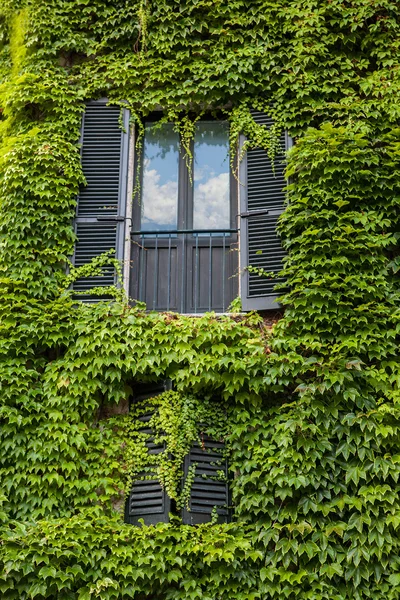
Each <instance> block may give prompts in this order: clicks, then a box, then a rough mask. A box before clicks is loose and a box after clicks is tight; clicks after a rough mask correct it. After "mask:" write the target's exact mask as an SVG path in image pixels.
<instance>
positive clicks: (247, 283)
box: [240, 111, 291, 311]
mask: <svg viewBox="0 0 400 600" xmlns="http://www.w3.org/2000/svg"><path fill="white" fill-rule="evenodd" d="M252 115H253V118H254V120H255V121H256V122H257V123H259V124H260V125H265V126H267V127H271V126H272V124H273V121H272V119H271V117H269V116H268V115H266V114H265V113H262V112H258V111H252ZM280 145H281V148H282V153H281V154H279V155H278V156H277V157H276V158H275V162H274V170H273V166H272V163H271V160H270V159H269V158H268V155H267V153H266V151H265V150H263V149H261V148H254V149H251V150H249V151H248V152H247V154H246V157H245V159H244V160H243V162H242V165H241V170H240V181H241V183H242V184H244V185H242V186H241V219H240V263H241V265H240V268H241V273H242V280H241V297H242V307H243V310H245V311H247V310H268V309H274V308H278V306H279V305H278V303H277V302H276V299H277V297H278V296H279V295H280V294H279V293H277V292H275V291H274V287H275V285H276V284H277V283H280V282H282V279H268V278H266V277H262V276H260V275H258V274H256V273H251V272H249V271H248V270H247V269H246V267H247V266H253V267H257V268H263V269H264V270H265V271H267V272H271V271H272V272H274V273H278V272H279V271H280V270H281V268H282V259H283V257H284V255H285V252H284V250H283V248H282V245H281V241H280V238H279V237H278V235H277V222H278V218H279V215H280V214H281V213H282V212H283V210H284V200H285V192H284V191H283V188H284V187H285V186H286V184H287V182H286V180H285V177H284V170H285V165H284V164H283V163H284V160H285V154H284V152H285V151H286V150H287V149H288V148H289V147H290V146H291V138H290V137H289V136H288V135H287V133H286V132H283V133H282V135H281V139H280ZM280 293H282V292H280Z"/></svg>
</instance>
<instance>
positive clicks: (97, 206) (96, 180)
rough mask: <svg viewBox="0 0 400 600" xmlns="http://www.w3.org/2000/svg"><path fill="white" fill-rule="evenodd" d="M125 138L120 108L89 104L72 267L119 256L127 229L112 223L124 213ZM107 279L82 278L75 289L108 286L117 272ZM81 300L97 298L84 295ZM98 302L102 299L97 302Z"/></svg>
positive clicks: (109, 271) (110, 271)
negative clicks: (105, 255)
mask: <svg viewBox="0 0 400 600" xmlns="http://www.w3.org/2000/svg"><path fill="white" fill-rule="evenodd" d="M127 142H128V140H127V134H126V133H124V132H123V131H122V129H121V127H120V109H119V108H118V107H115V106H107V103H106V101H94V102H89V103H88V104H87V105H86V110H85V115H84V119H83V125H82V149H81V163H82V169H83V173H84V175H85V179H86V185H85V186H84V187H82V189H81V190H80V191H79V195H78V202H77V214H76V234H77V238H78V240H77V242H76V246H75V255H74V264H75V265H76V266H82V265H84V264H87V263H88V262H90V260H91V259H92V258H95V257H96V256H99V255H100V254H102V253H103V252H107V251H108V250H110V249H111V248H114V249H115V250H116V257H117V258H122V256H121V252H122V251H121V248H122V246H121V244H120V242H119V240H120V239H122V238H123V233H122V231H123V224H122V223H118V224H117V223H116V222H115V221H113V220H111V219H112V217H115V216H117V215H119V214H124V211H125V206H124V203H125V196H124V194H125V184H126V175H127V173H126V172H125V173H124V172H123V171H124V170H126V163H125V162H124V160H123V159H124V153H125V154H126V151H127ZM108 216H109V217H110V218H111V219H110V221H107V220H106V221H104V220H102V221H101V222H98V223H96V221H94V222H93V223H90V224H89V223H84V222H83V219H87V218H89V217H90V218H93V220H94V219H96V218H97V217H102V219H104V217H108ZM102 273H103V275H104V276H103V277H100V276H99V277H84V278H81V279H79V280H78V281H76V282H75V283H74V285H73V287H74V289H75V290H77V291H80V292H84V291H87V290H89V289H90V288H92V287H108V286H111V285H114V284H115V273H114V269H113V268H110V267H103V268H102ZM80 299H82V300H90V301H94V300H96V298H93V297H90V296H82V297H81V296H80ZM97 299H98V298H97Z"/></svg>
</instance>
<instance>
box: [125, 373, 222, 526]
mask: <svg viewBox="0 0 400 600" xmlns="http://www.w3.org/2000/svg"><path fill="white" fill-rule="evenodd" d="M170 389H171V382H169V381H164V382H161V383H158V384H142V385H140V386H138V387H137V388H136V393H135V397H134V399H133V401H134V402H135V403H138V404H139V405H141V406H142V407H143V410H142V412H141V416H140V417H139V420H140V421H141V422H142V423H143V428H141V429H140V431H141V433H144V434H146V435H147V439H146V442H145V444H146V447H147V451H148V453H149V454H150V455H152V454H153V455H154V454H159V453H160V452H162V451H163V450H164V449H165V446H164V445H162V444H160V443H155V438H154V432H153V431H152V430H151V428H150V426H149V424H150V423H149V422H150V419H151V416H152V412H151V409H149V410H147V407H146V400H147V399H149V398H152V397H154V396H156V395H158V394H161V393H163V392H164V391H166V390H170ZM224 449H225V447H224V442H223V441H222V440H216V439H213V438H212V437H210V436H209V435H206V434H201V439H200V440H198V441H195V442H194V443H193V445H192V447H191V449H190V451H189V453H188V454H187V455H186V457H185V460H184V464H183V465H182V488H183V487H184V486H185V483H186V482H187V481H188V479H190V481H191V484H190V494H189V498H188V502H187V504H186V503H185V505H184V506H183V508H181V509H180V510H179V511H178V510H177V507H176V505H175V504H174V502H172V501H171V499H170V498H169V496H168V494H167V493H166V491H165V490H164V489H163V488H162V487H161V485H160V482H159V481H158V480H157V479H156V478H155V477H154V478H153V476H152V473H143V474H142V477H138V478H137V479H136V480H134V481H133V482H132V485H131V489H130V492H129V495H128V497H127V500H126V504H125V521H126V522H127V523H131V524H133V525H138V524H139V520H140V519H143V521H144V523H145V524H146V525H152V524H155V523H160V522H165V523H166V522H168V521H169V515H170V513H174V512H175V513H177V514H178V513H179V514H180V516H181V518H182V522H183V523H184V524H187V525H197V524H200V523H207V522H209V521H211V519H212V518H213V514H214V513H216V517H217V520H218V522H227V521H228V518H229V510H228V504H229V489H228V469H227V461H226V457H225V454H224Z"/></svg>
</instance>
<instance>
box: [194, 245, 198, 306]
mask: <svg viewBox="0 0 400 600" xmlns="http://www.w3.org/2000/svg"><path fill="white" fill-rule="evenodd" d="M194 235H195V236H196V259H195V262H194V312H195V314H196V313H197V295H198V294H199V234H198V233H196V234H194Z"/></svg>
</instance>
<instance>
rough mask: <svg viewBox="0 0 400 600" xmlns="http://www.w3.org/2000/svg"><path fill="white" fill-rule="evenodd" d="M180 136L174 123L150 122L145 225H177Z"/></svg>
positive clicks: (145, 165) (145, 163)
mask: <svg viewBox="0 0 400 600" xmlns="http://www.w3.org/2000/svg"><path fill="white" fill-rule="evenodd" d="M178 166H179V136H178V134H177V133H176V132H175V131H174V130H173V125H172V124H171V123H165V124H164V125H162V126H161V127H156V125H155V123H148V124H147V125H146V129H145V135H144V142H143V179H142V199H141V204H142V205H141V215H142V219H141V220H142V222H141V229H142V230H143V231H149V230H152V229H155V230H157V231H163V230H166V229H176V228H177V214H178Z"/></svg>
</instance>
